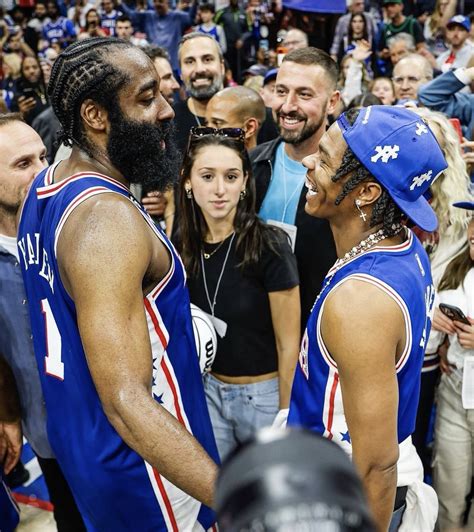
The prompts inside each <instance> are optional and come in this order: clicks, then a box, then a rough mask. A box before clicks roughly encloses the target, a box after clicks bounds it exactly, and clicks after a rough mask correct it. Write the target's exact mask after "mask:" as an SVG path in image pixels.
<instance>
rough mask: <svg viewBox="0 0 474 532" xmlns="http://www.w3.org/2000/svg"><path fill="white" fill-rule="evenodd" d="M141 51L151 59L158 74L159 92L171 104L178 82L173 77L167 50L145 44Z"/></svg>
mask: <svg viewBox="0 0 474 532" xmlns="http://www.w3.org/2000/svg"><path fill="white" fill-rule="evenodd" d="M143 51H144V52H145V53H146V55H147V56H148V57H149V58H150V59H151V60H152V61H153V64H154V65H155V68H156V70H157V72H158V75H159V76H160V92H161V94H162V96H163V97H164V98H165V99H166V101H167V102H168V103H169V104H170V105H171V106H172V105H173V103H174V100H175V98H174V97H175V94H176V92H177V91H178V89H179V83H178V82H177V81H176V78H175V77H174V74H173V70H172V68H171V64H170V56H169V54H168V52H167V51H166V50H165V49H164V48H160V47H159V46H147V47H146V48H144V49H143Z"/></svg>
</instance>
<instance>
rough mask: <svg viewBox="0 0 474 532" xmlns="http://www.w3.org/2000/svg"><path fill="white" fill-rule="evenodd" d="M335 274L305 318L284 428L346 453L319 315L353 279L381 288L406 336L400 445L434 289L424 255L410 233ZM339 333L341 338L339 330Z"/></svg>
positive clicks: (412, 408) (411, 417) (333, 369)
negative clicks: (322, 439) (322, 438)
mask: <svg viewBox="0 0 474 532" xmlns="http://www.w3.org/2000/svg"><path fill="white" fill-rule="evenodd" d="M334 270H335V269H334V268H333V269H331V270H330V271H329V272H328V275H327V277H326V280H325V282H324V284H323V287H324V288H323V291H322V293H321V295H320V297H319V299H317V301H316V304H315V305H314V307H313V309H312V311H311V314H310V317H309V319H308V324H307V326H306V330H305V333H304V336H303V340H302V343H301V349H300V355H299V364H298V367H297V369H296V373H295V379H294V382H293V389H292V392H291V399H290V412H289V416H288V425H297V426H303V427H306V428H309V429H311V430H314V431H315V432H317V433H319V434H321V435H323V436H325V437H326V438H329V439H331V440H334V441H335V442H337V443H339V444H340V445H341V446H342V447H343V448H344V449H345V450H346V451H347V452H348V454H350V455H351V454H352V446H351V438H350V434H349V429H348V427H347V423H346V419H345V415H344V408H343V404H342V396H341V387H340V382H339V373H338V368H337V364H336V362H335V361H334V359H333V358H332V357H331V354H330V353H329V352H328V350H327V348H326V346H325V345H324V341H323V338H322V335H321V317H322V314H323V310H324V304H325V301H326V299H327V296H328V295H329V294H330V293H331V291H332V290H334V289H335V288H337V287H338V286H340V285H341V284H343V283H345V282H346V281H349V280H357V281H363V282H367V283H370V284H372V285H373V286H376V287H378V288H380V290H383V291H384V292H385V293H386V294H387V295H388V296H390V297H391V298H392V299H393V300H394V301H395V302H396V303H397V305H398V306H399V307H400V310H401V311H402V313H403V316H404V319H405V334H406V344H405V348H404V350H403V353H402V355H401V356H400V359H399V360H398V362H397V364H396V372H397V380H398V391H399V403H398V441H399V443H401V442H402V441H404V440H405V439H406V438H407V437H408V436H410V435H411V434H412V432H413V431H414V428H415V420H416V411H417V407H418V399H419V390H420V374H421V368H422V365H423V355H424V351H425V343H426V341H427V338H428V336H429V333H430V329H431V313H432V307H433V301H434V287H433V284H432V279H431V270H430V263H429V260H428V256H427V255H426V253H425V250H424V249H423V247H422V245H421V244H420V242H419V240H418V239H417V238H416V237H415V236H414V235H413V233H412V232H411V231H409V230H408V238H407V240H406V241H405V242H403V243H402V244H400V245H398V246H392V247H382V246H375V247H374V248H372V249H370V250H368V251H365V252H363V253H361V254H360V255H357V256H356V257H354V258H353V259H351V260H349V261H348V262H346V263H345V264H344V266H343V267H342V268H340V269H339V270H338V271H336V273H335V274H334ZM333 274H334V276H333V277H332V279H330V278H331V275H333ZM329 279H330V282H329V284H328V285H327V286H326V283H327V281H328V280H329ZM341 334H344V331H343V326H342V327H341Z"/></svg>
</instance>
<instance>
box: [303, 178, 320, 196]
mask: <svg viewBox="0 0 474 532" xmlns="http://www.w3.org/2000/svg"><path fill="white" fill-rule="evenodd" d="M305 186H306V188H307V189H308V194H309V195H310V196H316V194H317V193H318V189H317V188H316V187H315V186H314V185H313V183H311V181H309V179H306V180H305Z"/></svg>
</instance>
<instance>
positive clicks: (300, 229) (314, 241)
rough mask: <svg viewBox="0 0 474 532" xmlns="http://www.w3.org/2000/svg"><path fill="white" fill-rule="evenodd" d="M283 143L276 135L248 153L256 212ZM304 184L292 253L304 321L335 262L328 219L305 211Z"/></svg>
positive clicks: (260, 204)
mask: <svg viewBox="0 0 474 532" xmlns="http://www.w3.org/2000/svg"><path fill="white" fill-rule="evenodd" d="M280 142H282V140H281V138H280V137H278V138H277V139H275V140H271V141H269V142H265V143H264V144H260V145H259V146H257V147H256V148H254V149H253V150H252V151H251V152H250V160H251V162H252V171H253V176H254V179H255V185H256V189H257V212H258V211H259V210H260V207H261V206H262V202H263V199H264V197H265V194H266V193H267V190H268V186H269V185H270V181H271V178H272V173H273V162H274V160H275V154H276V149H277V147H278V145H279V144H280ZM305 204H306V187H303V189H302V191H301V195H300V200H299V203H298V209H297V211H296V220H295V222H296V227H297V233H296V245H295V255H296V260H297V261H298V272H299V276H300V293H301V323H302V327H303V328H304V327H306V321H307V319H308V316H309V314H310V312H311V308H312V306H313V304H314V300H315V299H316V296H317V295H318V294H319V291H320V290H321V285H322V283H323V280H324V277H325V276H326V274H327V272H328V270H329V268H330V267H331V266H332V265H333V264H334V262H335V261H336V258H337V256H336V246H335V244H334V238H333V236H332V232H331V228H330V227H329V223H328V222H327V220H322V219H320V218H314V217H313V216H310V215H309V214H306V212H305V210H304V207H305Z"/></svg>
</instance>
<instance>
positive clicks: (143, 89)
mask: <svg viewBox="0 0 474 532" xmlns="http://www.w3.org/2000/svg"><path fill="white" fill-rule="evenodd" d="M157 87H158V82H157V81H156V79H153V80H151V81H149V82H148V83H145V84H144V85H142V86H141V87H140V89H139V91H138V95H139V96H140V94H143V93H144V92H146V91H149V90H151V89H156V88H157Z"/></svg>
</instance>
